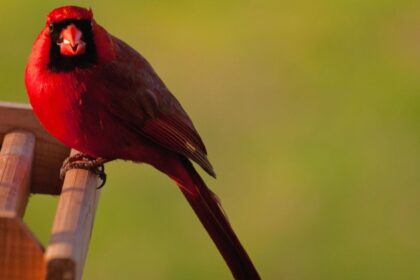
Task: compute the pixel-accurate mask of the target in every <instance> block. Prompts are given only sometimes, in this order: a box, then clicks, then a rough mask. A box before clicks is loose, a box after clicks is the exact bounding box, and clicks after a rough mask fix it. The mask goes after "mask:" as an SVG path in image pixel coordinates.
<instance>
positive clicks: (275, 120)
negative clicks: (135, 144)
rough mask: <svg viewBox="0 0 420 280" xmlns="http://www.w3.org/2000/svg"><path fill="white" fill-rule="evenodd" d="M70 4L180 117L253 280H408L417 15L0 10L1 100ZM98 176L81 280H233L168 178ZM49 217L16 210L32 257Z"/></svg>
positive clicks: (237, 9) (42, 203)
mask: <svg viewBox="0 0 420 280" xmlns="http://www.w3.org/2000/svg"><path fill="white" fill-rule="evenodd" d="M69 3H71V4H77V5H81V6H91V7H92V8H93V11H94V13H95V17H96V19H97V21H98V22H99V23H100V24H102V25H103V26H104V27H106V28H107V30H108V31H109V32H111V33H112V34H114V35H116V36H118V37H119V38H121V39H123V40H125V41H126V42H128V43H129V44H130V45H132V46H133V47H135V48H136V49H137V50H139V51H140V52H141V53H142V54H143V55H144V56H145V57H146V58H147V59H148V60H149V61H150V62H151V63H152V65H154V67H155V69H156V70H157V72H158V73H159V74H160V76H161V77H162V78H163V80H164V81H165V82H166V83H167V85H168V86H169V88H170V89H171V90H172V91H173V93H174V94H175V95H176V96H177V97H178V99H179V100H180V101H181V103H182V104H183V105H184V108H185V109H186V110H187V111H188V112H189V114H190V116H191V118H192V119H193V120H194V122H195V124H196V127H197V128H198V130H199V132H200V133H201V135H202V137H203V139H205V142H206V144H207V147H208V150H209V154H210V159H211V160H212V162H213V164H214V166H215V167H216V172H217V174H218V179H217V180H213V179H211V178H209V177H208V176H205V179H206V181H207V182H208V184H209V185H210V186H211V187H212V189H213V190H214V191H215V192H216V193H217V194H218V195H219V196H220V197H221V199H222V202H223V205H224V207H225V210H226V211H227V213H228V214H229V217H230V219H231V222H232V224H233V226H234V228H235V229H236V231H237V233H238V235H239V236H240V239H241V240H242V242H243V244H244V245H245V247H246V248H247V249H248V251H249V253H250V255H251V256H252V258H253V260H254V262H255V264H256V265H257V267H258V268H259V270H260V272H261V274H262V276H263V278H265V279H297V280H298V279H299V280H300V279H308V280H309V279H420V267H419V266H418V262H419V259H420V218H419V213H420V188H419V182H420V172H419V171H420V170H419V167H420V79H419V78H420V2H418V1H417V2H416V1H404V0H402V1H389V0H385V1H384V0H382V1H366V0H363V1H362V0H353V1H349V0H343V1H335V2H334V1H322V0H317V1H309V0H302V1H293V2H292V1H276V0H268V1H255V0H254V1H169V0H167V1H109V0H108V1H95V2H94V1H73V2H68V1H31V2H29V1H26V2H24V1H7V2H6V1H2V3H1V9H0V34H1V44H0V53H1V62H0V99H1V100H6V101H19V102H27V97H26V94H25V88H24V84H23V73H24V68H25V64H26V61H27V57H28V55H29V52H30V48H31V45H32V43H33V41H34V39H35V37H36V35H37V34H38V32H39V31H40V30H41V28H42V27H43V26H44V20H45V16H46V14H47V13H48V12H49V10H51V9H52V8H54V7H56V6H60V5H64V4H69ZM63 125H65V124H63ZM108 174H109V182H108V184H107V186H106V187H105V189H104V190H103V192H102V197H101V201H100V205H99V209H98V214H97V218H96V223H95V227H94V231H93V236H92V242H91V245H90V251H89V254H88V259H87V263H86V268H85V273H84V279H101V280H106V279H229V278H230V274H229V271H228V270H227V268H226V266H225V264H224V263H223V261H222V258H221V257H220V256H219V254H218V252H217V250H216V249H215V247H214V245H213V244H212V242H211V241H210V239H209V238H208V236H207V234H206V233H205V232H204V230H203V229H202V227H201V225H200V224H199V222H198V220H197V219H196V218H195V217H194V215H193V213H192V211H191V210H190V209H189V206H188V205H187V203H186V202H185V201H184V199H183V197H182V196H181V195H180V192H179V191H178V190H177V187H176V186H175V185H174V184H173V183H172V182H170V181H169V180H168V179H167V178H166V177H165V176H162V174H159V173H158V172H157V171H155V170H153V169H152V168H150V167H148V166H145V165H135V164H132V163H128V162H114V163H111V164H109V167H108ZM52 176H53V174H52ZM56 202H57V200H56V198H52V197H48V196H33V197H32V199H31V201H30V204H29V206H28V209H27V213H26V216H25V220H26V222H27V223H28V224H29V225H30V227H31V228H32V229H33V230H34V231H35V232H36V235H37V236H38V237H39V238H40V239H41V240H42V241H43V242H44V243H46V242H47V241H48V238H49V231H50V226H51V222H52V218H53V213H54V211H55V206H56Z"/></svg>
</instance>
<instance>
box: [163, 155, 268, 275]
mask: <svg viewBox="0 0 420 280" xmlns="http://www.w3.org/2000/svg"><path fill="white" fill-rule="evenodd" d="M177 162H178V164H176V165H178V166H176V167H174V166H172V168H171V169H172V171H175V170H176V172H175V174H174V173H172V175H173V176H171V177H172V178H173V179H174V180H176V181H177V184H178V185H179V187H180V189H181V191H182V193H183V194H184V196H185V198H186V199H187V200H188V202H189V203H190V205H191V207H192V208H193V210H194V212H195V213H196V215H197V216H198V218H199V219H200V221H201V223H202V224H203V226H204V227H205V228H206V230H207V232H208V233H209V235H210V237H211V239H213V242H214V243H215V244H216V246H217V248H218V249H219V251H220V253H221V254H222V256H223V258H224V259H225V261H226V263H227V265H228V266H229V268H230V270H231V272H232V274H233V276H234V278H235V279H247V280H248V279H249V280H251V279H252V280H253V279H261V278H260V276H259V275H258V272H257V270H256V269H255V267H254V265H253V263H252V261H251V259H250V258H249V256H248V254H247V252H246V251H245V249H244V248H243V247H242V245H241V243H240V241H239V239H238V237H237V236H236V234H235V232H234V231H233V229H232V227H231V226H230V224H229V222H228V220H227V218H226V216H225V214H224V212H223V210H222V208H221V206H220V204H219V201H218V199H217V197H216V196H215V194H213V192H212V191H211V190H210V189H208V188H207V186H206V185H205V183H204V181H203V180H202V179H201V177H200V175H199V174H198V173H197V171H196V170H195V169H194V167H193V166H192V164H191V163H190V162H189V161H188V160H187V159H185V158H182V159H181V161H177Z"/></svg>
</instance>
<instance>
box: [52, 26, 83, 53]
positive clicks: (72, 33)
mask: <svg viewBox="0 0 420 280" xmlns="http://www.w3.org/2000/svg"><path fill="white" fill-rule="evenodd" d="M82 37H83V33H82V31H80V29H79V28H77V27H76V26H75V25H74V24H70V25H69V26H67V27H66V28H65V29H63V30H62V31H61V34H60V41H59V43H58V45H59V46H60V53H61V54H62V55H67V56H74V55H81V54H84V53H85V51H86V43H85V42H84V41H83V40H82Z"/></svg>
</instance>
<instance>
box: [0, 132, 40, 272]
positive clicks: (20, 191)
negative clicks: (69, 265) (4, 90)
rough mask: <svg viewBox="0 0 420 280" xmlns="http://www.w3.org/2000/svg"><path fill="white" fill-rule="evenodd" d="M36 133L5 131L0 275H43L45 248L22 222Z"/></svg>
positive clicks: (0, 154)
mask: <svg viewBox="0 0 420 280" xmlns="http://www.w3.org/2000/svg"><path fill="white" fill-rule="evenodd" d="M34 151H35V136H34V135H33V134H31V133H28V132H24V131H19V130H16V131H12V132H9V133H7V134H6V135H5V137H4V140H3V145H2V147H1V151H0V279H8V280H18V279H19V280H26V279H28V280H29V279H41V278H42V277H43V275H44V263H43V249H42V247H41V245H40V244H39V242H38V241H37V240H36V239H35V238H34V237H33V235H32V233H31V232H30V231H29V230H28V228H27V227H26V226H25V225H24V224H23V223H22V220H21V218H22V216H23V213H24V212H25V208H26V204H27V201H28V196H29V183H30V179H31V170H32V163H33V159H34Z"/></svg>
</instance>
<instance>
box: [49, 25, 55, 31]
mask: <svg viewBox="0 0 420 280" xmlns="http://www.w3.org/2000/svg"><path fill="white" fill-rule="evenodd" d="M49 27H50V32H53V30H54V24H52V23H51V24H50V26H49Z"/></svg>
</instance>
